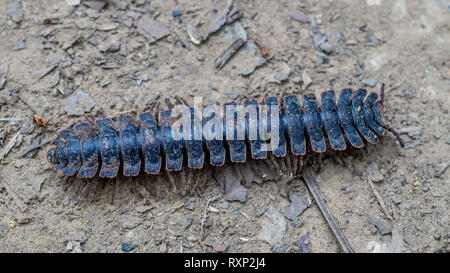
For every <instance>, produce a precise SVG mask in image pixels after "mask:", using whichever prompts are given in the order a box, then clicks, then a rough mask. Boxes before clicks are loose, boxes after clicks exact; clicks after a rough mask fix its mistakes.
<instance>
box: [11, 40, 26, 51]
mask: <svg viewBox="0 0 450 273" xmlns="http://www.w3.org/2000/svg"><path fill="white" fill-rule="evenodd" d="M24 48H25V41H24V40H23V39H21V40H19V41H17V43H16V45H15V46H14V48H13V50H14V51H19V50H22V49H24Z"/></svg>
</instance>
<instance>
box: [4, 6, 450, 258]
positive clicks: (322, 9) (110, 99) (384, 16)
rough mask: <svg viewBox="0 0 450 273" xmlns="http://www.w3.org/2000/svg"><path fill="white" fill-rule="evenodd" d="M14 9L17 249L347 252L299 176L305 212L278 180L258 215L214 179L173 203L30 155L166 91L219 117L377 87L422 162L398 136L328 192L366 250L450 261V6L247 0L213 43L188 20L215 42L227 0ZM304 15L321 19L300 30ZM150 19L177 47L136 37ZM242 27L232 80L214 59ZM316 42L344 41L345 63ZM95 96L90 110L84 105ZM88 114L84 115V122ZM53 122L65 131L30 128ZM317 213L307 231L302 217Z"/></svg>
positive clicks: (7, 122)
mask: <svg viewBox="0 0 450 273" xmlns="http://www.w3.org/2000/svg"><path fill="white" fill-rule="evenodd" d="M10 2H14V1H10V0H8V1H2V3H1V4H0V22H1V24H0V75H3V74H4V73H3V72H5V70H6V67H8V71H7V74H6V75H7V76H6V78H5V80H6V83H5V85H4V86H3V88H2V87H1V86H0V89H1V90H0V109H1V110H0V118H1V121H0V144H1V146H0V151H4V150H5V149H6V147H7V144H8V143H10V142H11V141H12V140H14V141H15V142H14V143H13V144H14V146H13V147H12V148H11V150H10V151H9V153H8V154H7V155H6V156H5V157H4V158H3V160H2V161H1V165H0V242H1V244H0V251H1V252H80V251H83V252H121V251H132V252H203V251H207V252H214V251H222V250H223V249H226V251H227V252H299V251H300V250H301V249H299V245H298V240H299V239H300V237H301V236H303V235H309V241H310V244H311V251H312V252H338V251H340V250H339V246H338V244H337V242H336V240H335V238H334V236H333V234H332V232H331V230H330V229H329V227H328V226H327V223H326V221H325V220H324V218H323V217H322V215H321V213H320V211H319V209H318V207H317V205H316V204H315V203H314V201H312V200H311V199H312V197H310V195H309V193H308V192H307V190H306V188H305V185H304V184H303V183H302V181H301V180H298V179H296V180H294V181H291V182H290V183H289V185H288V192H289V193H290V195H289V196H291V198H290V199H289V198H286V197H284V196H283V195H282V194H281V193H280V187H279V185H278V184H277V183H274V182H271V181H268V182H265V183H262V184H254V185H252V186H251V187H250V188H249V189H248V196H247V200H246V202H238V201H234V202H229V201H226V200H224V199H223V198H222V196H221V195H220V193H219V190H218V186H217V183H216V182H215V180H214V179H213V178H210V179H209V180H208V184H207V187H206V190H205V192H203V193H202V194H199V195H192V196H180V195H172V194H169V195H168V196H166V197H160V196H155V195H154V194H152V193H151V192H148V191H147V187H145V185H144V184H145V181H144V182H142V180H141V181H138V182H136V180H133V179H131V178H125V177H120V178H118V179H116V180H114V181H108V182H105V181H101V180H99V181H92V182H82V181H79V180H76V179H75V180H70V179H68V178H64V177H61V176H60V175H58V174H57V173H56V172H54V171H53V169H52V168H51V166H50V165H49V163H47V160H46V153H47V150H48V148H49V145H44V146H43V147H42V148H40V149H38V151H37V153H36V154H35V155H34V156H32V157H31V158H28V157H22V154H23V152H24V151H25V150H26V149H27V148H28V147H29V145H30V144H31V143H32V142H33V141H34V140H35V139H36V137H38V136H41V139H40V141H41V143H44V142H45V141H47V140H50V139H52V138H54V137H55V135H56V132H57V131H58V130H60V129H63V128H68V127H70V126H72V125H74V124H76V123H77V122H79V121H84V120H86V117H90V118H99V117H102V116H111V115H115V114H117V113H120V112H123V111H128V110H131V109H143V108H144V107H145V103H146V102H148V101H149V100H150V99H152V98H153V97H154V96H155V95H156V94H158V93H159V94H160V95H161V98H162V99H163V98H165V97H171V96H173V95H175V94H177V95H179V96H181V97H183V98H185V99H186V100H187V101H189V102H192V101H193V96H202V97H203V99H204V102H205V104H207V103H212V102H223V101H231V100H233V99H236V100H243V99H244V97H245V96H247V97H255V98H257V99H262V98H263V97H264V96H265V95H277V94H281V93H282V92H283V91H284V92H287V93H295V94H303V93H304V92H305V91H310V92H314V93H316V95H319V94H320V92H321V91H324V90H326V89H328V88H333V89H335V90H340V89H342V88H346V87H353V88H358V87H360V86H362V85H363V84H364V83H365V84H369V85H374V84H375V86H373V87H371V86H368V87H367V86H366V87H367V88H368V89H370V90H374V91H377V92H378V91H379V89H380V86H381V83H383V82H384V83H386V85H387V88H386V102H385V116H386V119H387V121H388V122H389V123H391V124H392V126H393V127H394V128H396V129H398V130H399V132H400V133H401V137H402V138H403V139H404V141H405V142H406V148H405V149H402V148H400V146H399V145H398V143H397V142H396V141H395V138H393V137H392V136H386V137H385V138H384V139H383V140H382V141H381V142H380V143H379V144H377V145H376V146H375V145H371V146H369V147H367V148H366V149H364V150H363V151H362V152H361V154H360V155H359V156H348V157H345V163H346V164H345V166H343V165H342V164H340V163H339V161H338V160H334V159H325V160H324V161H323V165H322V169H321V171H320V172H319V173H317V174H315V176H316V177H317V181H318V184H319V189H320V191H321V193H322V194H323V196H324V198H325V199H326V201H327V203H328V205H329V206H330V208H331V210H332V212H333V214H334V215H335V217H336V218H337V220H338V222H339V223H340V225H341V226H342V228H343V230H344V232H345V234H346V235H347V237H348V239H349V241H350V243H351V244H352V246H353V248H354V249H355V251H356V252H380V251H382V252H435V251H448V249H449V240H450V230H449V219H448V218H449V177H450V171H449V170H448V169H447V167H448V165H449V164H450V156H449V154H450V137H449V129H450V123H449V119H448V116H449V113H448V110H449V108H450V99H449V96H450V88H449V87H450V85H449V61H450V60H449V56H450V54H449V53H450V52H449V46H448V45H449V44H450V32H449V23H450V20H449V18H450V16H449V7H450V6H449V5H450V3H448V2H446V1H443V0H442V1H441V0H436V1H406V0H397V1H388V0H367V1H363V0H358V1H350V0H349V1H337V0H336V1H332V0H329V1H312V0H306V1H301V3H299V1H292V0H286V1H277V2H275V1H267V0H262V1H236V3H238V4H239V8H240V10H241V12H242V13H243V17H242V18H241V19H239V20H238V21H236V22H235V23H234V24H231V25H227V26H225V27H223V28H222V29H220V30H219V31H218V32H217V33H216V34H214V35H212V36H211V37H209V39H208V40H207V41H206V42H204V43H203V44H201V45H200V46H197V45H194V44H193V43H192V42H191V41H190V38H189V36H188V34H187V31H186V27H187V24H192V25H195V26H197V27H198V28H199V29H200V30H201V31H202V32H203V33H205V32H206V31H207V29H208V28H209V26H210V25H211V24H212V23H213V22H214V20H215V19H216V18H217V17H218V15H219V14H220V12H221V11H222V10H223V9H224V8H225V5H226V3H225V1H156V0H154V1H145V0H140V1H122V2H130V3H129V4H128V6H127V7H126V8H125V9H123V8H122V9H119V5H117V2H120V1H112V0H111V1H109V3H108V5H107V6H106V7H104V8H102V9H101V10H100V11H97V10H95V9H92V8H88V7H86V6H85V5H83V4H81V5H79V6H78V7H76V8H72V7H71V6H70V5H68V4H67V3H66V1H50V0H40V1H17V2H18V3H19V9H18V13H17V12H16V13H14V11H13V13H11V12H8V14H9V16H7V10H11V6H10V5H9V4H8V6H7V3H10ZM75 2H76V1H75ZM85 2H86V1H85ZM131 2H133V3H131ZM71 9H72V10H71ZM176 10H180V11H182V15H181V16H174V15H176V12H175V14H174V11H176ZM294 10H298V11H301V12H304V14H305V15H306V18H307V22H299V21H296V20H293V18H292V17H291V14H292V12H293V11H294ZM136 14H137V15H141V14H150V16H153V17H156V15H158V14H159V15H158V16H157V20H159V21H160V22H162V23H164V24H165V25H167V27H168V29H169V31H170V35H168V36H167V37H164V38H163V39H161V40H158V41H156V42H154V43H151V44H149V43H148V41H147V40H146V39H145V38H144V37H143V36H141V35H140V34H139V33H138V32H137V31H136V30H135V29H134V28H133V27H128V26H127V24H128V23H129V22H130V21H129V18H131V17H133V16H137V15H136ZM49 18H50V19H53V20H48V19H49ZM46 19H47V20H46ZM14 20H15V21H16V22H14ZM46 23H50V24H46ZM236 31H238V32H239V31H240V32H241V34H242V32H244V33H246V35H247V38H248V42H247V43H248V45H246V46H244V48H242V49H241V50H240V51H239V52H238V53H237V54H236V55H235V56H234V57H233V58H232V59H231V61H230V62H229V63H228V64H226V65H225V66H224V67H223V68H222V69H221V70H218V69H216V67H215V66H214V60H215V59H216V58H217V56H219V55H220V54H221V53H222V51H223V50H224V49H225V48H226V47H227V46H228V45H229V44H230V43H231V41H232V39H233V35H239V33H238V34H236V33H234V32H236ZM312 34H316V35H317V34H318V35H323V36H322V37H325V38H326V39H327V40H328V42H329V44H326V45H327V46H330V47H328V48H326V49H327V50H328V51H327V52H323V50H321V48H317V46H316V47H315V43H316V45H317V41H316V42H315V41H314V40H313V35H312ZM255 40H258V41H260V42H261V43H262V44H263V45H264V46H265V47H266V48H267V49H268V51H269V52H270V54H271V55H273V57H272V58H271V59H270V60H269V61H267V62H266V63H264V64H263V65H260V66H259V67H257V68H256V69H255V70H254V71H252V69H253V68H254V66H255V62H256V63H257V62H258V60H260V59H259V58H260V56H259V54H260V52H259V51H258V49H257V48H256V49H255V47H251V45H253V46H254V41H255ZM22 41H23V44H22ZM73 41H76V42H74V43H72V42H73ZM322 49H323V48H322ZM105 64H106V65H110V64H113V65H114V66H113V67H112V69H107V68H108V67H105V66H104V65H105ZM102 66H103V67H102ZM47 68H52V70H51V71H50V72H49V73H48V74H46V75H44V74H39V73H43V72H44V71H45V69H47ZM110 68H111V67H110ZM242 74H244V75H242ZM40 76H42V77H40ZM280 77H281V81H280V82H279V83H277V82H274V79H275V80H276V79H280ZM0 79H1V76H0ZM147 79H148V80H147ZM0 83H1V80H0ZM78 90H83V91H84V92H85V93H86V94H88V96H89V97H88V98H87V99H86V100H85V101H83V102H82V103H81V105H78V106H76V105H72V104H70V103H69V97H70V96H72V95H74V94H76V92H77V91H78ZM21 98H22V99H21ZM24 101H25V102H26V103H27V104H28V105H29V106H27V105H26V103H24ZM92 102H94V103H95V105H93V104H92ZM90 103H91V104H92V105H93V107H89V106H88V105H89V104H90ZM71 107H75V108H76V109H81V110H79V111H82V112H81V115H69V112H70V111H72V110H73V109H71ZM91 108H92V109H91ZM68 111H69V112H68ZM84 112H85V113H84ZM35 113H38V114H39V115H41V116H42V117H43V118H44V119H45V120H46V121H47V122H48V125H47V128H43V127H41V126H39V125H37V124H36V123H35V122H33V121H31V120H30V118H31V116H32V115H33V114H35ZM14 137H16V138H14ZM368 177H371V179H372V180H373V181H374V189H375V192H378V193H379V195H380V199H381V200H383V202H384V203H385V207H386V209H387V213H386V214H385V213H384V212H383V210H382V209H381V208H380V205H379V201H378V200H377V198H376V196H375V194H374V191H373V190H372V189H371V187H370V185H369V183H368ZM141 179H142V178H141ZM375 181H377V182H375ZM147 183H149V182H148V181H147ZM216 196H218V197H216ZM293 198H297V199H296V200H301V201H302V202H294V201H293ZM305 202H306V203H309V202H311V204H309V205H310V206H309V207H307V206H305V205H304V203H305ZM302 204H303V205H302ZM301 208H303V209H304V211H303V213H301V215H300V216H298V217H297V218H296V219H294V220H292V219H288V218H287V217H286V215H287V214H286V213H287V211H288V210H289V209H295V210H299V209H301ZM201 234H203V238H200V237H201V236H200V235H201ZM382 234H383V235H382Z"/></svg>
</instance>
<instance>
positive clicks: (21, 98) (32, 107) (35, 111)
mask: <svg viewBox="0 0 450 273" xmlns="http://www.w3.org/2000/svg"><path fill="white" fill-rule="evenodd" d="M17 97H18V98H19V99H20V100H21V101H22V102H23V103H24V104H25V105H26V106H28V107H29V108H30V109H31V111H33V112H34V113H35V114H38V115H40V116H43V114H42V113H41V111H39V110H37V109H36V107H34V106H33V105H31V104H29V103H28V102H27V101H26V100H25V99H24V98H23V97H22V96H21V95H20V94H18V95H17Z"/></svg>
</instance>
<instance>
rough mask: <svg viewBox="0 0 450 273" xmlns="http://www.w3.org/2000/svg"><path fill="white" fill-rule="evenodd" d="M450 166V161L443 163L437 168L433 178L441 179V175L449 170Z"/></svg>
mask: <svg viewBox="0 0 450 273" xmlns="http://www.w3.org/2000/svg"><path fill="white" fill-rule="evenodd" d="M449 166H450V161H449V162H444V163H441V164H439V165H438V166H437V169H436V171H435V172H434V174H433V176H434V177H436V178H439V177H441V175H442V174H443V173H444V172H445V171H446V170H447V168H448V167H449Z"/></svg>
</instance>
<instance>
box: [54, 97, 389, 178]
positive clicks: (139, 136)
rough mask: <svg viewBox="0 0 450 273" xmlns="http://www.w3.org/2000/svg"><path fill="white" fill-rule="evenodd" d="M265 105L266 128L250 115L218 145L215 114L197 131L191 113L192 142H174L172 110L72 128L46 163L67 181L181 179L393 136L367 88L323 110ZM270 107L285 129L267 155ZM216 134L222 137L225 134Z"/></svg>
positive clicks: (290, 101)
mask: <svg viewBox="0 0 450 273" xmlns="http://www.w3.org/2000/svg"><path fill="white" fill-rule="evenodd" d="M264 102H265V105H266V106H268V112H267V116H266V117H265V118H264V121H263V122H260V120H259V116H260V115H257V117H258V118H257V120H253V119H250V118H249V117H248V116H246V117H245V121H244V122H238V121H237V120H236V122H234V123H233V124H232V126H231V127H230V126H229V125H227V126H223V127H224V128H222V130H221V131H219V135H220V134H222V136H223V137H219V138H215V139H208V138H205V130H206V127H207V122H208V121H209V120H211V119H212V118H214V114H213V115H210V116H206V117H203V118H202V122H201V128H195V126H194V109H193V108H188V109H189V111H190V114H191V128H190V129H191V130H190V132H191V134H190V137H189V136H188V137H186V136H185V137H183V138H182V139H175V138H174V137H173V135H172V133H171V132H172V129H173V126H174V117H173V116H172V109H169V110H165V111H162V112H160V113H159V116H156V117H155V115H154V113H152V112H151V111H150V112H144V113H141V114H139V115H138V116H137V119H136V117H134V116H133V115H130V114H125V115H122V116H120V117H118V119H117V124H116V123H115V122H114V121H113V120H112V119H111V118H103V119H98V120H96V122H95V125H96V129H95V128H94V127H93V125H91V124H90V123H88V122H82V123H79V124H77V125H76V126H75V127H74V128H73V129H65V130H62V131H60V132H59V136H60V138H59V139H55V140H53V142H52V143H53V144H54V145H55V146H56V147H53V148H51V149H50V150H49V151H48V155H47V158H48V161H49V162H50V163H51V164H52V165H53V166H54V167H55V168H56V169H58V170H62V173H63V174H64V175H67V176H72V175H75V174H77V176H78V177H79V178H92V177H94V176H95V175H96V174H97V173H98V175H99V176H100V177H104V178H113V177H116V176H117V174H118V171H119V166H120V163H121V162H122V167H123V174H124V175H125V176H136V175H138V174H139V172H140V170H141V166H143V169H144V171H145V172H146V173H148V174H158V173H161V172H176V171H180V170H182V169H183V168H186V166H187V167H188V168H190V169H202V168H204V167H205V164H207V165H211V166H222V165H224V164H225V162H226V158H227V157H228V158H229V161H230V162H234V163H240V162H245V161H246V160H247V157H248V156H251V158H252V159H255V160H258V159H267V160H270V158H273V156H274V157H276V158H283V157H286V156H287V155H288V153H291V155H294V156H304V155H306V154H307V153H311V152H313V153H323V152H325V151H326V149H327V147H330V148H331V149H332V150H338V151H342V150H346V149H348V148H350V147H355V148H361V147H363V146H364V143H365V142H367V143H376V142H377V141H378V139H379V137H380V136H382V135H384V134H385V131H386V129H387V130H390V131H391V130H392V129H390V128H389V127H388V126H387V125H385V123H384V121H383V115H382V100H378V95H377V94H376V93H370V94H369V95H368V96H367V91H366V90H365V89H358V90H356V91H353V90H351V89H344V90H342V92H341V94H340V96H339V98H338V101H336V97H335V92H334V91H326V92H323V93H322V94H321V104H320V106H319V105H318V104H317V100H316V98H315V96H314V95H313V94H305V95H304V96H303V103H302V104H301V103H300V101H299V99H298V98H297V96H295V95H287V96H285V97H283V98H282V99H278V98H276V97H267V98H265V100H264ZM226 105H236V104H235V103H234V102H232V103H228V104H225V106H226ZM248 105H254V106H255V107H256V111H257V112H259V111H260V110H261V109H260V108H259V106H258V102H257V101H256V100H249V101H247V102H245V106H248ZM269 106H278V107H280V109H281V110H280V111H279V114H278V117H275V118H278V119H279V125H280V126H278V132H276V133H277V137H278V146H277V147H275V148H274V149H272V150H271V151H267V150H264V149H262V148H261V147H262V145H263V144H264V143H266V141H265V140H263V139H262V137H261V136H260V135H259V132H260V130H258V129H260V128H259V127H260V126H264V127H266V128H264V129H266V131H267V132H272V129H274V128H271V124H272V123H271V121H273V120H272V119H273V118H274V117H273V115H272V113H271V109H272V108H271V107H269ZM226 109H227V108H225V111H227V110H226ZM222 124H225V122H223V123H222ZM225 127H227V128H225ZM251 128H253V129H255V130H256V132H258V135H257V136H256V138H253V139H251V138H250V131H251V130H250V129H251ZM213 129H214V130H216V131H215V132H216V133H217V132H218V131H217V130H220V128H213ZM239 129H243V130H244V133H245V134H244V137H243V138H240V139H239V138H237V137H236V136H237V135H238V132H239ZM275 129H276V128H275ZM196 130H197V133H201V137H200V139H198V138H197V139H196V138H194V137H193V136H194V135H195V132H196ZM214 130H213V131H214ZM227 130H229V131H230V132H231V133H230V134H228V133H227V132H226V131H227ZM272 133H273V132H272ZM229 135H232V137H230V136H229ZM270 153H271V154H270ZM227 155H228V156H227ZM269 156H271V157H270V158H269ZM294 163H295V161H294V162H289V164H294Z"/></svg>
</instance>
